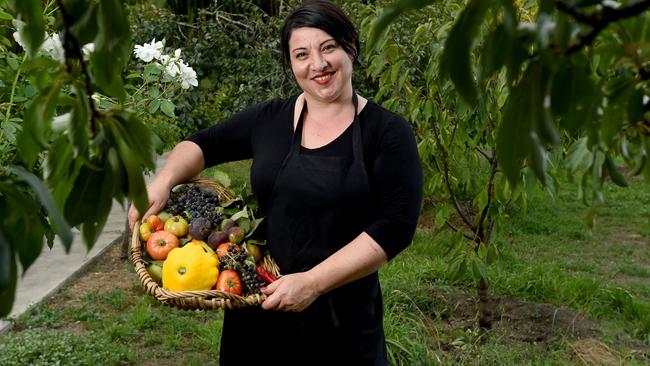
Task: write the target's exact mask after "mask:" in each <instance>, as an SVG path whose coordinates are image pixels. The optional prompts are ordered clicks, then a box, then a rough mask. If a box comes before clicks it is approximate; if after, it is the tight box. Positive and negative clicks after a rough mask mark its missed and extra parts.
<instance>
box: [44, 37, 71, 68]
mask: <svg viewBox="0 0 650 366" xmlns="http://www.w3.org/2000/svg"><path fill="white" fill-rule="evenodd" d="M41 50H42V51H43V52H45V53H46V54H47V55H48V56H50V57H52V58H53V59H55V60H57V61H59V62H60V63H64V62H65V51H63V44H62V43H61V38H59V34H58V33H53V34H52V36H50V37H47V39H45V42H43V46H42V47H41Z"/></svg>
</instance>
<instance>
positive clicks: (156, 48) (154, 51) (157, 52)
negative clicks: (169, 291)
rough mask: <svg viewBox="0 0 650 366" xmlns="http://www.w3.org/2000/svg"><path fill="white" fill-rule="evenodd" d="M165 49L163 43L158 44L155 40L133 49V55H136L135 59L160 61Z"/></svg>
mask: <svg viewBox="0 0 650 366" xmlns="http://www.w3.org/2000/svg"><path fill="white" fill-rule="evenodd" d="M164 47H165V45H164V44H163V43H162V42H161V41H158V42H156V39H155V38H154V39H153V40H152V41H151V43H145V44H143V45H142V46H141V45H136V46H135V47H134V49H133V53H134V54H135V57H137V58H139V59H140V60H142V61H144V62H151V60H153V59H156V60H158V59H160V57H161V56H162V51H163V48H164Z"/></svg>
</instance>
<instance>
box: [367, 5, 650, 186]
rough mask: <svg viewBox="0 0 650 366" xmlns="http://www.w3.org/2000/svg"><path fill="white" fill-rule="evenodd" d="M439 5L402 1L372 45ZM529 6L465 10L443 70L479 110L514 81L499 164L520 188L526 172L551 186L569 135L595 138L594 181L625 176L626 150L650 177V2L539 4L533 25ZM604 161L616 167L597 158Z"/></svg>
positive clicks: (381, 23)
mask: <svg viewBox="0 0 650 366" xmlns="http://www.w3.org/2000/svg"><path fill="white" fill-rule="evenodd" d="M432 3H434V2H433V1H413V0H402V1H395V2H394V3H393V4H391V5H390V6H389V7H387V8H386V9H385V10H384V11H383V12H382V14H381V15H380V16H379V17H378V20H377V22H376V23H375V27H374V28H373V31H372V34H371V37H370V40H369V45H370V46H371V47H376V45H377V44H378V42H379V40H380V39H381V37H383V36H384V35H385V34H386V32H387V31H388V28H389V25H390V23H391V22H393V21H394V20H395V19H397V17H398V16H399V15H400V14H402V13H405V12H407V11H409V10H415V9H421V8H423V7H425V6H428V5H430V4H432ZM521 3H523V1H517V2H515V1H512V0H492V1H485V0H469V1H468V2H466V4H465V5H464V6H463V7H462V10H461V11H460V12H459V14H458V16H457V17H456V21H455V23H454V24H453V26H452V28H451V29H450V30H449V33H448V36H447V38H446V40H445V43H444V50H443V54H442V57H441V61H440V64H439V72H440V74H441V75H443V76H447V77H449V79H450V80H451V82H452V83H453V85H454V86H455V88H456V90H457V92H458V93H459V94H460V95H461V96H462V97H463V99H464V100H465V101H466V102H467V103H469V105H470V106H472V107H477V106H479V105H480V104H481V103H484V99H485V95H486V94H485V93H489V92H490V90H489V88H486V87H485V86H487V85H488V83H489V82H490V80H492V79H493V78H494V77H495V76H496V75H498V74H499V73H500V72H501V70H502V69H503V70H505V72H506V73H507V75H508V81H509V83H508V85H509V89H510V93H509V96H508V101H507V103H506V106H505V113H504V114H503V118H502V119H501V121H500V124H499V125H500V127H499V131H498V135H499V138H498V144H497V148H498V154H497V156H498V161H499V166H500V168H501V169H502V170H503V173H504V174H505V175H506V176H507V177H508V179H509V180H510V182H511V184H512V185H516V184H518V183H519V182H520V180H521V177H522V175H521V168H522V167H523V166H524V164H525V165H527V166H530V167H531V168H532V170H533V171H534V172H535V175H536V176H537V178H538V179H540V180H541V181H542V182H546V176H547V174H546V167H547V164H548V150H549V148H551V147H555V146H558V144H559V142H560V131H567V132H568V133H576V132H577V133H583V134H585V135H586V136H587V137H588V138H589V149H590V150H591V152H592V156H593V159H592V160H593V164H592V165H594V164H596V163H598V164H601V167H598V169H596V168H597V167H594V171H595V172H596V173H598V172H600V173H601V174H600V175H599V176H597V175H598V174H596V175H594V177H593V179H594V180H600V181H602V179H604V178H605V177H606V176H607V175H610V176H616V177H617V178H619V177H620V176H621V174H620V172H618V171H614V170H615V169H616V168H615V167H613V166H612V164H607V163H606V161H611V160H612V159H614V158H615V157H616V156H620V155H623V151H621V149H620V147H617V145H619V146H620V145H621V144H624V145H626V146H628V145H633V146H634V148H630V149H627V150H626V154H624V155H623V156H622V157H623V158H625V161H626V162H627V163H631V164H632V165H634V168H633V169H632V170H633V171H635V172H637V173H643V174H644V175H645V176H646V178H649V177H650V168H649V167H647V166H645V165H643V164H641V166H639V165H640V164H639V163H638V162H637V161H639V160H642V161H645V160H646V159H645V158H641V157H644V156H646V155H647V153H648V152H647V148H648V146H647V145H648V142H647V139H648V135H649V131H650V100H649V99H650V91H649V86H648V83H647V80H648V77H649V76H650V61H648V60H650V47H649V46H648V41H649V37H650V36H649V32H650V31H649V30H648V29H649V26H648V23H649V22H650V21H649V20H648V17H647V16H642V15H643V14H645V12H646V11H647V9H648V8H650V1H648V0H640V1H620V2H616V1H596V0H582V1H580V0H571V1H569V0H540V1H537V5H536V14H535V19H534V21H533V22H526V21H520V14H519V13H518V11H517V9H519V8H520V7H521ZM527 3H528V6H530V4H532V3H535V2H534V1H528V2H527ZM569 75H570V77H567V76H569ZM622 141H623V142H622ZM599 153H601V154H603V155H607V156H608V157H609V158H608V159H603V161H601V160H600V159H596V156H597V155H598V154H599ZM625 155H627V156H625ZM635 162H637V163H635ZM617 181H620V182H621V183H622V184H624V183H623V181H622V180H620V179H617ZM597 190H598V188H597V186H596V191H597Z"/></svg>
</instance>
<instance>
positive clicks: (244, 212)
mask: <svg viewBox="0 0 650 366" xmlns="http://www.w3.org/2000/svg"><path fill="white" fill-rule="evenodd" d="M230 218H231V219H232V220H233V221H235V222H237V221H238V220H240V219H241V218H248V209H246V207H244V209H243V210H240V211H238V212H236V213H234V214H233V215H232V216H230Z"/></svg>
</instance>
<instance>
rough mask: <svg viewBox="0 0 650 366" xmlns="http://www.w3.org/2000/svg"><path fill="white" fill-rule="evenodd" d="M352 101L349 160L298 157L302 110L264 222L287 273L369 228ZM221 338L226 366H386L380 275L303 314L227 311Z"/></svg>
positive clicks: (309, 264) (317, 302)
mask: <svg viewBox="0 0 650 366" xmlns="http://www.w3.org/2000/svg"><path fill="white" fill-rule="evenodd" d="M352 101H353V103H354V110H355V113H354V116H355V117H354V121H353V122H352V126H351V127H352V130H353V131H352V135H353V137H352V150H353V157H352V159H350V158H349V157H338V156H318V155H311V154H304V153H301V140H302V128H303V119H304V112H305V109H306V108H307V104H306V101H305V104H304V105H303V108H302V111H301V113H300V117H299V119H298V123H297V125H296V129H295V132H294V134H293V139H292V143H291V148H290V151H289V153H288V154H287V156H286V158H285V160H284V162H283V163H282V167H281V168H280V170H279V172H278V175H277V177H276V181H275V185H274V187H273V193H272V197H271V204H270V206H269V207H270V208H269V213H268V215H267V217H266V219H265V222H266V225H267V226H266V234H267V245H268V248H269V250H270V252H271V255H272V256H273V258H274V259H275V260H276V262H277V263H278V265H279V267H280V270H281V272H282V273H283V274H289V273H295V272H303V271H307V270H309V269H311V268H312V267H314V266H315V265H317V264H318V263H320V262H322V261H323V260H325V259H326V258H328V257H329V256H330V255H332V254H333V253H334V252H336V251H338V250H339V249H341V248H342V247H343V246H345V245H346V244H348V243H349V242H350V241H352V240H353V239H354V238H356V237H357V236H358V235H359V234H360V233H361V232H362V231H363V230H364V228H365V227H366V226H367V225H368V223H369V222H368V220H369V216H368V213H367V212H366V210H367V208H368V207H370V201H369V200H370V185H369V181H368V176H367V173H366V169H365V165H364V162H363V143H362V137H361V127H360V125H359V119H358V116H357V109H358V101H357V95H356V94H353V97H352ZM260 332H261V333H263V334H262V335H260ZM222 334H223V335H222V341H221V355H220V362H221V364H222V365H231V364H232V365H245V364H249V363H250V364H252V363H255V362H265V363H266V364H269V365H276V364H277V365H330V364H338V365H386V364H387V357H386V345H385V339H384V332H383V306H382V302H381V291H380V288H379V280H378V276H377V273H374V274H371V275H369V276H367V277H365V278H362V279H360V280H357V281H354V282H352V283H350V284H347V285H344V286H342V287H340V288H338V289H335V290H333V291H330V292H329V293H327V294H324V295H322V296H320V297H318V298H317V299H316V300H315V301H314V303H313V304H311V305H310V306H309V307H308V308H307V309H305V310H304V311H302V312H300V313H286V312H274V311H264V310H261V308H246V309H241V310H228V311H226V314H225V319H224V327H223V333H222ZM242 342H243V343H242ZM242 344H244V345H245V346H243V345H242ZM251 345H257V346H255V348H254V349H255V351H254V352H253V348H251ZM242 357H243V358H242Z"/></svg>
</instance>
